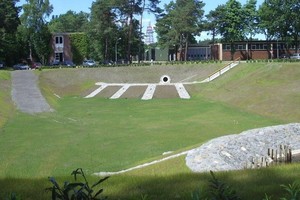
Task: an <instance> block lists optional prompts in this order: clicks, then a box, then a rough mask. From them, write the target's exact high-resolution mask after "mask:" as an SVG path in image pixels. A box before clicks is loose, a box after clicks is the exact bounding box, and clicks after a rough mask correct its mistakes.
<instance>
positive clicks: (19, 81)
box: [11, 70, 53, 114]
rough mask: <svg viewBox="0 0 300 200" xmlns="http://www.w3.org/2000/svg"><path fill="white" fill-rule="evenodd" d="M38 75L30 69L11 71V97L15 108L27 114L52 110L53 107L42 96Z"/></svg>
mask: <svg viewBox="0 0 300 200" xmlns="http://www.w3.org/2000/svg"><path fill="white" fill-rule="evenodd" d="M37 82H38V77H37V76H36V75H35V74H34V73H33V71H31V70H18V71H13V72H12V92H11V95H12V99H13V101H14V103H15V105H16V106H17V109H18V110H20V111H22V112H24V113H29V114H35V113H42V112H52V111H53V109H52V108H51V107H50V105H49V104H48V103H47V101H46V99H45V98H44V97H43V95H42V93H41V91H40V89H39V87H38V85H37Z"/></svg>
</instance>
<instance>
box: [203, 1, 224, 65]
mask: <svg viewBox="0 0 300 200" xmlns="http://www.w3.org/2000/svg"><path fill="white" fill-rule="evenodd" d="M224 7H225V6H224V5H219V6H218V7H217V8H216V9H215V10H211V11H210V12H209V13H208V14H207V15H206V21H205V24H204V29H205V30H206V31H209V33H210V34H211V35H212V43H213V45H214V44H215V41H216V36H217V35H218V34H219V29H218V27H220V25H219V23H220V22H221V19H222V14H223V10H224ZM213 48H214V49H213V51H212V57H213V59H216V57H217V52H216V51H217V50H216V49H215V46H213Z"/></svg>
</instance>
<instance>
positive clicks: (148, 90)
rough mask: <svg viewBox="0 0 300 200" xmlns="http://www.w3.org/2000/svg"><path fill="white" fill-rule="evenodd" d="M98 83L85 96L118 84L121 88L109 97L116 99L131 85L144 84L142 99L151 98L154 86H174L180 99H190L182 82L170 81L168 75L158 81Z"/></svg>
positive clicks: (88, 96)
mask: <svg viewBox="0 0 300 200" xmlns="http://www.w3.org/2000/svg"><path fill="white" fill-rule="evenodd" d="M96 85H99V88H97V89H96V90H94V91H93V92H91V93H90V94H89V95H87V96H86V97H85V98H92V97H95V96H96V95H97V94H99V93H101V91H103V90H104V89H105V88H107V87H109V86H120V87H121V88H120V89H119V90H118V91H117V92H116V93H114V94H113V95H112V96H111V97H110V99H118V98H120V97H122V95H123V94H124V93H125V92H126V91H127V90H128V89H129V88H130V87H131V86H146V87H147V88H146V90H145V92H144V94H143V96H142V98H141V99H142V100H151V99H152V98H153V96H154V93H155V90H156V86H158V85H159V86H164V85H165V86H174V87H175V88H176V91H177V93H178V95H179V97H180V98H181V99H190V98H191V97H190V95H189V93H188V91H187V90H186V89H185V87H184V85H183V83H171V78H170V76H168V75H163V76H162V77H161V78H160V82H159V83H101V82H99V83H96Z"/></svg>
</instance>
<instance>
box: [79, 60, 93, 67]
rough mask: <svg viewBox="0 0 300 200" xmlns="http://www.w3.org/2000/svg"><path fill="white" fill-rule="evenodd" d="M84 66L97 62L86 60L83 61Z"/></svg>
mask: <svg viewBox="0 0 300 200" xmlns="http://www.w3.org/2000/svg"><path fill="white" fill-rule="evenodd" d="M82 65H83V66H88V67H90V66H95V65H96V62H95V61H94V60H84V61H83V63H82Z"/></svg>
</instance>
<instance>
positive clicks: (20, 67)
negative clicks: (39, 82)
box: [13, 63, 30, 70]
mask: <svg viewBox="0 0 300 200" xmlns="http://www.w3.org/2000/svg"><path fill="white" fill-rule="evenodd" d="M13 69H14V70H28V69H30V67H29V66H28V65H27V64H26V63H18V64H15V65H14V66H13Z"/></svg>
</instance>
